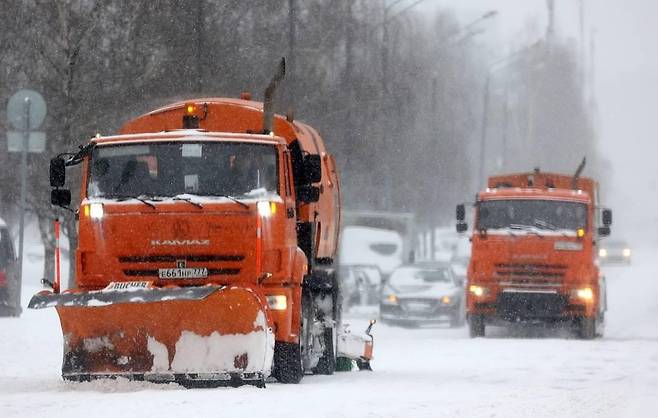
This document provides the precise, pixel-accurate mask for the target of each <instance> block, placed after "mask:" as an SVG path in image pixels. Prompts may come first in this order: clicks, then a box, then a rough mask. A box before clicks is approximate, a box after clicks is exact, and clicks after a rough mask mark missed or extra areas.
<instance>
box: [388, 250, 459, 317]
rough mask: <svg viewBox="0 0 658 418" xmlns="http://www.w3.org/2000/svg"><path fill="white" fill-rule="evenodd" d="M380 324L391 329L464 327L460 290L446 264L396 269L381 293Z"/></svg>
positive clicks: (450, 269) (412, 265) (425, 264)
mask: <svg viewBox="0 0 658 418" xmlns="http://www.w3.org/2000/svg"><path fill="white" fill-rule="evenodd" d="M379 312H380V318H381V320H382V322H384V323H389V324H394V325H411V326H417V325H421V324H431V323H445V322H447V323H449V324H450V326H453V327H457V326H461V325H463V324H464V318H465V311H464V288H463V287H462V285H461V283H460V282H459V279H458V278H457V277H456V276H455V274H454V272H453V270H452V268H451V266H450V264H449V263H416V264H410V265H405V266H401V267H398V268H397V269H396V270H395V271H394V272H393V273H392V274H391V277H390V278H389V280H388V281H387V282H386V284H385V285H384V286H383V289H382V296H381V300H380V304H379Z"/></svg>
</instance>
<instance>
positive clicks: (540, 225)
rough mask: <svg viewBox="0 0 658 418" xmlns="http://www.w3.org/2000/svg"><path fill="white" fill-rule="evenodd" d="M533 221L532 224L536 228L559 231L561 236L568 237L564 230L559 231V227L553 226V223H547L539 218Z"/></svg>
mask: <svg viewBox="0 0 658 418" xmlns="http://www.w3.org/2000/svg"><path fill="white" fill-rule="evenodd" d="M533 222H534V224H535V226H536V227H537V228H541V229H548V230H550V231H556V232H559V233H560V234H561V235H562V236H563V237H568V236H569V235H568V234H566V233H565V232H564V231H560V228H558V227H557V226H555V225H553V224H549V223H548V222H546V221H543V220H541V219H535V220H534V221H533Z"/></svg>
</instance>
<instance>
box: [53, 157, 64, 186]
mask: <svg viewBox="0 0 658 418" xmlns="http://www.w3.org/2000/svg"><path fill="white" fill-rule="evenodd" d="M65 181H66V165H65V163H64V159H63V158H60V157H57V158H53V159H51V160H50V185H51V186H52V187H62V186H64V183H65Z"/></svg>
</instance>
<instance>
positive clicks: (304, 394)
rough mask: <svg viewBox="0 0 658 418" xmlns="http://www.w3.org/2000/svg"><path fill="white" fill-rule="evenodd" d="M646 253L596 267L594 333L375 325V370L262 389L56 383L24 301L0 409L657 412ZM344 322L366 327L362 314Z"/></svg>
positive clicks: (56, 335)
mask: <svg viewBox="0 0 658 418" xmlns="http://www.w3.org/2000/svg"><path fill="white" fill-rule="evenodd" d="M654 254H655V251H648V250H647V251H645V252H639V251H638V252H636V254H635V260H634V264H633V266H631V267H610V268H606V272H607V276H608V289H609V305H610V306H609V312H608V324H607V329H606V336H605V338H603V339H602V340H594V341H580V340H576V339H572V338H566V337H568V336H569V334H568V333H567V332H566V331H565V330H557V331H546V332H537V330H520V331H519V332H514V333H510V332H508V331H505V330H494V332H493V333H492V335H493V336H488V337H487V338H484V339H474V340H473V339H469V338H468V336H467V331H466V329H465V328H461V329H454V330H451V329H446V328H425V329H401V328H393V327H387V326H383V325H379V324H378V325H376V343H375V350H376V353H375V355H376V359H375V360H374V362H373V367H374V369H375V371H374V372H372V373H369V372H351V373H341V374H337V375H334V376H307V377H305V378H304V380H303V382H302V384H300V385H281V384H277V383H272V384H268V387H267V388H266V389H257V388H252V387H241V388H238V389H233V388H220V389H195V390H186V389H182V388H180V387H179V386H177V385H154V384H147V383H135V382H127V381H104V382H92V383H83V384H72V383H64V382H62V381H61V379H60V377H59V372H60V365H61V364H60V362H61V335H60V331H59V324H58V320H57V316H56V313H55V311H54V310H41V311H29V310H26V311H25V312H24V314H23V316H22V317H21V318H20V319H4V318H3V319H0V330H1V334H0V335H1V338H0V417H13V416H20V417H25V416H35V417H43V416H64V415H66V416H67V417H78V416H80V417H90V416H93V417H97V416H112V417H116V416H120V417H122V418H124V417H129V416H156V415H157V416H159V417H162V416H222V417H249V416H266V417H286V418H290V417H297V416H299V417H442V416H445V417H459V416H466V417H483V416H490V417H514V416H523V417H526V416H532V417H544V416H545V417H555V416H564V417H574V416H582V417H618V416H627V417H638V416H658V277H657V276H658V274H656V273H658V263H657V262H656V260H655V256H654ZM26 293H28V295H26V298H28V297H29V293H32V290H27V291H26ZM351 322H352V324H353V326H355V327H361V326H365V319H356V318H355V319H352V320H351ZM487 332H489V331H487Z"/></svg>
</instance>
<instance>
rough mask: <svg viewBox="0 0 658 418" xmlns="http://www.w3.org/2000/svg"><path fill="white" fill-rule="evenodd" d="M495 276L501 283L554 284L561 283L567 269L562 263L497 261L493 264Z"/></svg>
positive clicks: (522, 284)
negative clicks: (497, 262)
mask: <svg viewBox="0 0 658 418" xmlns="http://www.w3.org/2000/svg"><path fill="white" fill-rule="evenodd" d="M495 268H496V269H495V272H494V274H495V276H496V277H497V278H499V279H501V281H504V282H503V283H501V284H509V285H519V286H524V285H532V286H556V285H560V284H561V283H562V280H563V279H564V276H565V274H566V271H567V266H566V265H564V264H540V263H537V264H527V263H499V264H496V265H495Z"/></svg>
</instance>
